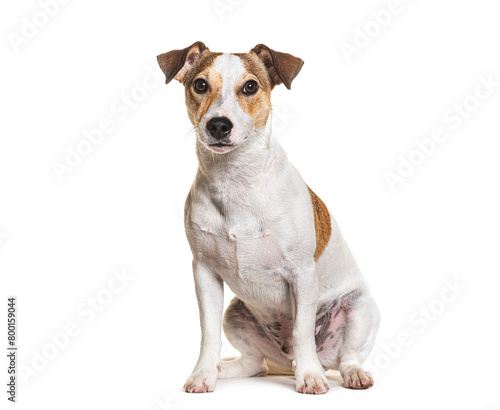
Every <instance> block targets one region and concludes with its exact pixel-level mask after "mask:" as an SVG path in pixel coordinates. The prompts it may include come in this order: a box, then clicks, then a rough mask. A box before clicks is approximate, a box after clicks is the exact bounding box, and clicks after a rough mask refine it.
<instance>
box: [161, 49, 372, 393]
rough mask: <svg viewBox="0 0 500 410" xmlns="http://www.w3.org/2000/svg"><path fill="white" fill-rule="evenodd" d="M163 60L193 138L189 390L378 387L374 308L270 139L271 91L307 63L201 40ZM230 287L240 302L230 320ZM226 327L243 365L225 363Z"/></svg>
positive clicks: (338, 241)
mask: <svg viewBox="0 0 500 410" xmlns="http://www.w3.org/2000/svg"><path fill="white" fill-rule="evenodd" d="M158 62H159V64H160V67H161V69H162V71H163V72H164V73H165V76H166V82H167V83H169V82H170V81H171V80H172V79H174V78H175V79H176V80H178V81H180V82H181V83H182V84H183V85H184V86H185V97H186V106H187V112H188V116H189V119H190V120H191V122H192V123H193V126H194V128H195V130H196V135H197V139H196V152H197V155H198V160H199V167H198V173H197V175H196V178H195V180H194V183H193V185H192V187H191V191H190V192H189V195H188V197H187V200H186V206H185V228H186V234H187V238H188V241H189V245H190V247H191V250H192V253H193V273H194V281H195V287H196V295H197V300H198V305H199V310H200V322H201V333H202V338H201V350H200V356H199V358H198V362H197V364H196V366H195V368H194V370H193V372H192V374H191V376H190V377H189V379H188V380H187V381H186V384H185V385H184V389H185V391H187V392H193V393H202V392H211V391H213V390H214V388H215V383H216V380H217V378H228V377H248V376H260V375H265V374H268V373H269V372H270V371H272V372H273V373H281V374H283V373H284V372H285V373H286V372H289V373H290V372H293V373H294V375H295V379H296V390H297V391H298V392H301V393H310V394H321V393H326V392H327V391H328V389H329V384H328V380H327V378H326V376H325V370H328V369H334V370H339V371H340V374H341V376H342V378H343V381H344V385H345V386H346V387H350V388H353V389H366V388H369V387H371V386H372V385H373V378H372V377H371V375H370V374H369V373H368V372H366V371H364V370H363V368H362V367H361V364H362V363H363V361H364V360H365V359H366V357H367V356H368V354H369V353H370V351H371V350H372V347H373V345H374V342H375V336H376V334H377V330H378V326H379V322H380V315H379V311H378V308H377V306H376V304H375V302H374V300H373V299H372V296H371V293H370V290H369V288H368V285H367V283H366V282H365V279H364V278H363V276H362V275H361V273H360V271H359V268H358V266H357V265H356V262H355V261H354V258H353V256H352V254H351V252H350V251H349V248H348V247H347V245H346V243H345V241H344V239H343V238H342V235H341V233H340V231H339V228H338V226H337V223H336V222H335V220H334V218H333V216H332V215H331V214H330V212H329V211H328V209H327V208H326V206H325V204H324V203H323V201H321V199H320V198H319V197H318V196H317V195H316V194H315V193H314V192H313V191H312V190H311V189H310V188H309V187H308V186H307V185H306V183H305V182H304V181H303V179H302V178H301V176H300V174H299V172H298V171H297V170H296V169H295V167H294V166H293V165H292V164H291V163H290V162H289V161H288V158H287V155H286V154H285V152H284V150H283V148H282V147H281V146H280V144H279V143H278V141H276V139H274V138H272V136H271V122H272V121H271V110H272V108H271V91H272V89H273V88H274V87H275V86H276V85H278V84H281V83H283V84H284V85H285V86H286V88H288V89H290V86H291V83H292V80H293V79H294V78H295V77H296V76H297V74H298V73H299V71H300V69H301V68H302V65H303V61H302V60H301V59H300V58H297V57H294V56H292V55H290V54H286V53H280V52H277V51H274V50H272V49H270V48H269V47H267V46H265V45H263V44H259V45H258V46H256V47H255V48H253V49H252V50H251V51H250V52H249V53H233V54H227V53H224V54H223V53H214V52H211V51H210V50H209V49H208V48H207V47H206V46H205V45H204V44H203V43H201V42H196V43H194V44H193V45H191V46H190V47H187V48H185V49H183V50H173V51H170V52H168V53H164V54H161V55H159V56H158ZM224 282H225V283H226V284H227V285H228V286H229V287H230V288H231V290H232V291H233V292H234V293H235V294H236V297H235V298H234V299H233V300H232V301H231V303H230V305H229V307H228V308H227V310H226V312H225V314H224V317H223V314H222V312H223V288H224ZM222 326H223V327H224V332H225V334H226V336H227V338H228V340H229V341H230V342H231V344H232V345H233V346H234V347H235V348H236V349H238V350H239V351H240V352H241V357H239V358H237V359H233V360H222V361H221V359H220V350H221V327H222Z"/></svg>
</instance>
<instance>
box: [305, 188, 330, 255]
mask: <svg viewBox="0 0 500 410" xmlns="http://www.w3.org/2000/svg"><path fill="white" fill-rule="evenodd" d="M307 189H308V190H309V194H310V195H311V202H312V206H313V212H314V228H315V229H316V250H315V251H314V260H318V258H319V257H320V256H321V254H322V253H323V251H324V250H325V248H326V245H327V244H328V241H329V240H330V236H331V234H332V221H331V219H330V213H329V212H328V208H327V207H326V205H325V204H324V203H323V201H322V200H321V199H320V198H319V197H318V196H317V195H316V194H315V193H314V192H313V191H312V190H311V188H309V187H307Z"/></svg>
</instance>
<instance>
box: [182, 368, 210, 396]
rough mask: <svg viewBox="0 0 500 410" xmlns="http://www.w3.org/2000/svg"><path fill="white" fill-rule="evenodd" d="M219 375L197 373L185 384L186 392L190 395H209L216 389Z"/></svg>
mask: <svg viewBox="0 0 500 410" xmlns="http://www.w3.org/2000/svg"><path fill="white" fill-rule="evenodd" d="M216 381H217V374H210V373H196V374H192V375H191V376H189V379H187V381H186V383H185V384H184V390H185V391H186V392H188V393H209V392H213V391H214V389H215V383H216Z"/></svg>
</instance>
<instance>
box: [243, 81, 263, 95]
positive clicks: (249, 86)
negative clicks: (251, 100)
mask: <svg viewBox="0 0 500 410" xmlns="http://www.w3.org/2000/svg"><path fill="white" fill-rule="evenodd" d="M258 89H259V85H258V84H257V81H254V80H250V81H247V82H246V83H245V85H244V86H243V93H244V94H247V95H252V94H255V93H256V92H257V90H258Z"/></svg>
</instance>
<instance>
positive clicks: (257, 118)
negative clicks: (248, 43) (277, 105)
mask: <svg viewBox="0 0 500 410" xmlns="http://www.w3.org/2000/svg"><path fill="white" fill-rule="evenodd" d="M234 55H235V56H238V57H239V58H240V59H241V61H242V62H243V66H244V67H245V70H246V72H247V74H246V75H245V77H244V78H243V79H242V81H241V82H240V83H238V84H237V85H236V89H235V90H234V92H235V93H236V96H237V98H238V103H239V104H240V106H241V107H242V108H243V110H244V111H245V112H247V113H248V115H250V116H251V117H252V118H253V120H254V128H256V129H259V128H261V127H263V126H264V125H266V122H267V119H268V117H269V113H270V111H271V91H272V85H271V78H270V77H269V73H268V71H267V70H266V67H265V66H264V64H263V63H262V61H261V60H260V58H258V57H257V56H256V55H255V54H254V53H251V54H250V53H234ZM249 80H255V81H257V83H258V84H259V90H258V91H257V92H256V93H255V94H254V95H245V94H244V93H243V91H242V89H243V86H244V85H245V83H246V82H247V81H249Z"/></svg>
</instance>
